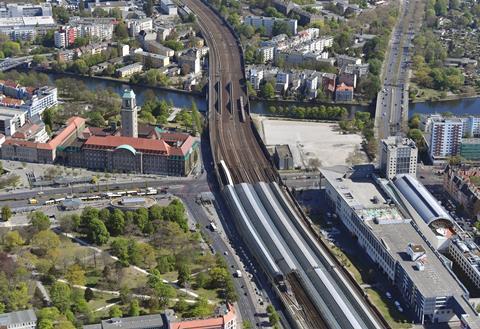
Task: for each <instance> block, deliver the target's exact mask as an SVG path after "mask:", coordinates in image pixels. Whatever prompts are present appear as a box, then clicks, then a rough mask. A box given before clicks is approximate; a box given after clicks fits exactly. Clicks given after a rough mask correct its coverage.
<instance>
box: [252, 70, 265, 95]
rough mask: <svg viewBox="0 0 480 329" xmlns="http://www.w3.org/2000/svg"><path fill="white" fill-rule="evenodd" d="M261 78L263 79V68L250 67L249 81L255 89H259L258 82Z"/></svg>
mask: <svg viewBox="0 0 480 329" xmlns="http://www.w3.org/2000/svg"><path fill="white" fill-rule="evenodd" d="M262 80H263V70H261V69H250V74H249V81H250V83H251V84H252V86H253V88H254V89H255V90H259V89H260V83H261V82H262Z"/></svg>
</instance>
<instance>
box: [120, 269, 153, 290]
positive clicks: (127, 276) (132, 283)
mask: <svg viewBox="0 0 480 329" xmlns="http://www.w3.org/2000/svg"><path fill="white" fill-rule="evenodd" d="M146 283H147V276H146V275H145V274H143V273H141V272H139V271H137V270H135V269H134V268H133V267H125V268H123V275H122V279H121V281H120V284H119V287H123V286H127V287H129V288H130V289H135V288H139V287H143V286H145V285H146Z"/></svg>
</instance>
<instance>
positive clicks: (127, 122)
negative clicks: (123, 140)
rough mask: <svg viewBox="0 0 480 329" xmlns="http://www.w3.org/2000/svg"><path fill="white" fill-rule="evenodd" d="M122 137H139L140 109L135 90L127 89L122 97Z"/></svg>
mask: <svg viewBox="0 0 480 329" xmlns="http://www.w3.org/2000/svg"><path fill="white" fill-rule="evenodd" d="M120 114H121V117H122V136H126V137H134V138H137V137H138V123H137V116H138V107H137V102H136V97H135V93H134V92H133V90H128V89H126V90H125V91H124V92H123V96H122V109H121V111H120Z"/></svg>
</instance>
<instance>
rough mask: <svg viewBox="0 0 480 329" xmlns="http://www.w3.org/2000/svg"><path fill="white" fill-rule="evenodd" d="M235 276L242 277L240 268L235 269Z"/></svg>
mask: <svg viewBox="0 0 480 329" xmlns="http://www.w3.org/2000/svg"><path fill="white" fill-rule="evenodd" d="M235 276H236V277H237V278H241V277H242V272H240V270H236V271H235Z"/></svg>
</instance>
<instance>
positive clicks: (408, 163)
mask: <svg viewBox="0 0 480 329" xmlns="http://www.w3.org/2000/svg"><path fill="white" fill-rule="evenodd" d="M417 157H418V149H417V146H416V145H415V142H414V141H413V140H411V139H409V138H401V137H397V136H390V137H388V138H386V139H382V144H381V154H380V169H381V171H382V174H383V175H385V177H386V178H387V179H392V178H393V177H395V176H396V175H397V174H410V175H412V176H416V174H417Z"/></svg>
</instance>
